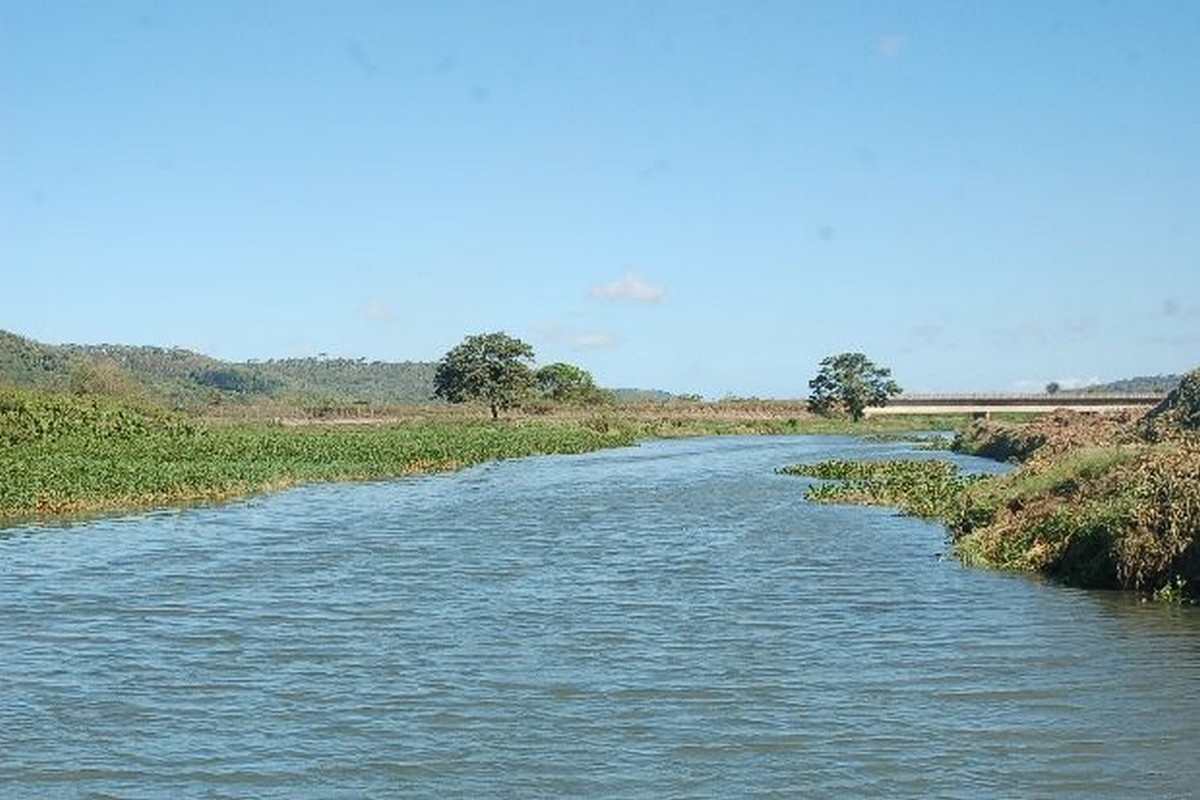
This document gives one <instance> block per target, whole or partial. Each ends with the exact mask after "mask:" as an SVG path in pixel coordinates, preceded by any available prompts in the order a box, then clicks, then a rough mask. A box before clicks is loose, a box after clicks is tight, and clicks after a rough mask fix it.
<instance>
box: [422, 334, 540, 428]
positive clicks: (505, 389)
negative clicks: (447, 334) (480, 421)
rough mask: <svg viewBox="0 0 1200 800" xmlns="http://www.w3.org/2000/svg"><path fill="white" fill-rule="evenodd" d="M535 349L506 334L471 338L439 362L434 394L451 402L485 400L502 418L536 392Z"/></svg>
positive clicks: (496, 414) (481, 335)
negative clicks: (533, 390) (502, 413)
mask: <svg viewBox="0 0 1200 800" xmlns="http://www.w3.org/2000/svg"><path fill="white" fill-rule="evenodd" d="M533 382H534V373H533V348H532V347H530V346H529V345H528V344H526V343H525V342H522V341H521V340H520V339H516V338H513V337H512V336H509V335H508V334H506V333H499V332H497V333H481V334H477V335H475V336H468V337H467V338H466V339H464V340H463V342H462V344H460V345H458V346H457V347H455V348H453V349H452V350H451V351H450V352H448V353H446V355H445V356H444V357H443V358H442V360H441V361H439V362H438V366H437V372H436V373H435V374H434V376H433V393H434V394H435V395H437V396H438V397H440V398H442V399H443V400H447V401H449V402H451V403H466V402H469V401H472V400H481V401H483V402H485V403H487V405H488V407H489V408H490V409H491V411H492V419H498V418H499V416H500V411H502V410H507V409H510V408H513V407H515V406H517V405H519V404H520V402H521V401H522V400H524V399H526V398H528V397H529V395H530V393H531V392H532V389H533Z"/></svg>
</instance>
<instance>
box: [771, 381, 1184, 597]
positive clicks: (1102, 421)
mask: <svg viewBox="0 0 1200 800" xmlns="http://www.w3.org/2000/svg"><path fill="white" fill-rule="evenodd" d="M1191 384H1195V388H1196V389H1197V393H1198V395H1200V373H1196V372H1193V373H1191V374H1190V375H1189V376H1188V377H1187V378H1185V381H1184V384H1183V386H1182V387H1181V389H1182V391H1184V394H1182V395H1181V394H1180V392H1176V393H1175V394H1174V395H1172V397H1171V398H1168V400H1167V401H1166V402H1164V404H1163V405H1162V406H1160V407H1159V408H1158V409H1155V410H1154V411H1152V412H1151V413H1150V414H1147V415H1144V416H1133V415H1131V414H1129V413H1128V412H1123V413H1118V414H1110V415H1091V414H1079V413H1076V412H1070V411H1060V412H1057V413H1055V414H1053V415H1051V416H1049V417H1046V418H1044V419H1042V420H1039V421H1037V422H1033V423H1027V424H1023V425H1013V424H1006V423H996V422H984V421H981V422H978V423H976V424H975V425H973V426H972V427H971V428H969V429H968V430H967V431H965V432H964V433H963V434H962V435H960V436H959V437H958V439H957V440H956V442H955V449H957V450H958V451H960V452H964V453H970V454H975V455H982V456H986V457H991V458H1000V459H1005V460H1012V461H1015V462H1018V463H1019V466H1018V467H1017V468H1016V469H1015V470H1014V472H1012V473H1011V474H1009V475H1005V476H1000V477H991V478H973V477H965V476H962V475H959V474H957V472H956V471H955V470H953V469H952V468H947V467H949V465H931V464H930V463H929V462H885V463H883V464H872V465H862V464H854V463H853V462H851V463H848V464H817V465H794V466H792V467H789V468H785V469H784V470H783V471H785V472H790V473H792V474H798V475H804V476H808V477H815V478H820V479H827V480H836V481H839V482H838V483H833V484H829V483H824V484H815V485H813V486H812V487H810V489H809V492H808V497H809V499H811V500H815V501H819V502H846V503H861V504H873V505H891V506H896V507H898V508H900V509H902V510H904V511H905V512H907V513H912V514H918V515H921V516H924V517H928V518H932V519H937V520H939V521H941V522H942V523H943V524H945V525H946V526H947V528H948V529H949V531H950V534H951V539H952V541H953V544H954V549H955V552H956V553H957V554H958V555H959V557H960V558H961V559H962V560H963V561H964V562H965V563H968V564H972V565H978V566H984V567H990V568H996V569H1011V570H1024V571H1033V572H1038V573H1040V574H1043V575H1046V576H1048V577H1051V578H1053V579H1056V580H1059V581H1062V582H1064V583H1066V584H1070V585H1073V586H1081V587H1088V588H1104V589H1128V590H1135V591H1139V592H1145V593H1148V594H1151V595H1154V596H1156V597H1158V598H1160V599H1165V600H1174V601H1183V600H1189V601H1196V600H1200V433H1198V432H1197V430H1196V425H1195V419H1194V416H1193V411H1192V409H1191V407H1190V406H1189V402H1190V401H1189V400H1188V397H1187V394H1186V392H1187V391H1188V390H1189V389H1190V388H1191Z"/></svg>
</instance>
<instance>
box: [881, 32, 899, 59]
mask: <svg viewBox="0 0 1200 800" xmlns="http://www.w3.org/2000/svg"><path fill="white" fill-rule="evenodd" d="M903 52H904V37H903V36H901V35H900V34H898V33H885V34H884V35H883V36H880V37H879V55H881V56H883V57H884V58H896V57H897V56H899V55H900V54H901V53H903Z"/></svg>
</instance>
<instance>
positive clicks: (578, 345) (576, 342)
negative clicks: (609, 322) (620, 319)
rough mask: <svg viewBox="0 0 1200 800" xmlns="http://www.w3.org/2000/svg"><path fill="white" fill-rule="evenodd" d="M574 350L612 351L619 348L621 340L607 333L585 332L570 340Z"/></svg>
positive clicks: (573, 336) (575, 335)
mask: <svg viewBox="0 0 1200 800" xmlns="http://www.w3.org/2000/svg"><path fill="white" fill-rule="evenodd" d="M569 342H570V345H571V348H572V349H573V350H611V349H612V348H614V347H619V346H620V344H621V340H620V339H618V338H617V337H616V336H615V335H614V334H611V333H608V332H606V331H585V332H584V333H577V334H574V335H572V336H571V337H570V339H569Z"/></svg>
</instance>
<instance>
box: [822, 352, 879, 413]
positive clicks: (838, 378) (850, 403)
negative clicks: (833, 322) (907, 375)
mask: <svg viewBox="0 0 1200 800" xmlns="http://www.w3.org/2000/svg"><path fill="white" fill-rule="evenodd" d="M820 367H821V371H820V372H818V373H817V377H815V378H813V379H812V380H811V381H809V382H808V387H809V388H810V389H811V390H812V394H811V395H810V396H809V398H808V407H809V408H810V409H811V410H813V411H815V412H816V413H818V414H825V415H827V414H830V413H834V412H837V411H840V412H842V413H847V414H849V415H850V416H851V417H853V418H854V420H855V421H858V420H860V419H862V418H863V413H864V412H865V411H866V409H867V407H868V406H882V405H886V404H887V401H888V398H889V397H891V396H892V395H897V394H900V392H901V391H902V390H901V389H900V386H899V385H898V384H897V383H896V382H895V381H894V380H892V379H891V374H892V371H891V370H890V369H886V368H883V367H877V366H875V364H873V363H872V362H871V360H870V359H869V358H867V357H866V356H865V355H863V354H862V353H841V354H840V355H836V356H829V357H828V358H826V359H824V360H823V361H822V362H821V364H820Z"/></svg>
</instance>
